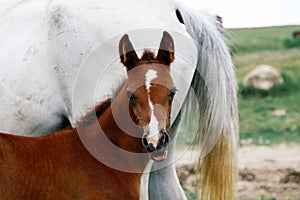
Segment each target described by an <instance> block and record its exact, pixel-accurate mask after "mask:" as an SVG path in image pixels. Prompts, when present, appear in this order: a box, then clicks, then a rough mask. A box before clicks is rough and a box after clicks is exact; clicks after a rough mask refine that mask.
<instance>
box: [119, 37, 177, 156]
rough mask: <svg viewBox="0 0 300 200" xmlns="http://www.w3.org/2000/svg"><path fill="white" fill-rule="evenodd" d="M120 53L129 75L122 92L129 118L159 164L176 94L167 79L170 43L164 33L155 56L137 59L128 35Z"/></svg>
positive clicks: (170, 57)
mask: <svg viewBox="0 0 300 200" xmlns="http://www.w3.org/2000/svg"><path fill="white" fill-rule="evenodd" d="M119 53H120V58H121V62H122V63H123V64H124V65H125V66H126V69H127V74H128V80H127V82H126V84H125V88H126V94H127V97H128V99H129V112H130V115H131V118H132V120H133V121H134V122H135V123H136V124H137V125H138V126H140V127H141V128H142V129H143V136H142V144H143V145H144V147H145V148H146V150H147V151H148V152H149V153H150V155H151V158H152V159H153V160H155V161H162V160H164V159H166V157H167V150H166V149H167V145H168V143H169V140H170V137H169V134H170V114H171V106H172V101H173V97H174V95H175V92H176V88H175V86H174V83H173V80H172V78H171V75H170V64H171V63H172V62H173V60H174V42H173V39H172V37H171V36H170V34H169V33H167V32H164V34H163V37H162V39H161V43H160V48H159V51H158V53H157V55H156V56H155V55H154V53H152V52H150V51H145V52H144V53H143V55H142V56H141V58H138V56H137V54H136V52H135V50H134V48H133V46H132V44H131V42H130V40H129V38H128V35H124V36H123V37H122V39H121V40H120V43H119Z"/></svg>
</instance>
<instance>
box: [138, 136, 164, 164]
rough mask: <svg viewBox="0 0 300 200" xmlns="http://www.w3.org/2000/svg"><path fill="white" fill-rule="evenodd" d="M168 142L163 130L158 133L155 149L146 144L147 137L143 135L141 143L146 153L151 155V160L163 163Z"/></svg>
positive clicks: (151, 145)
mask: <svg viewBox="0 0 300 200" xmlns="http://www.w3.org/2000/svg"><path fill="white" fill-rule="evenodd" d="M169 141H170V136H169V134H168V133H167V132H166V131H163V130H161V131H160V132H159V138H158V141H157V145H156V147H154V145H153V143H151V142H150V143H149V142H148V139H147V135H144V136H143V138H142V143H143V145H144V147H145V148H146V150H147V151H148V153H149V154H150V155H151V159H153V160H154V161H158V162H159V161H163V160H165V159H166V158H167V147H168V144H169Z"/></svg>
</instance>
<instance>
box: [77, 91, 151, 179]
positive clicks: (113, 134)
mask: <svg viewBox="0 0 300 200" xmlns="http://www.w3.org/2000/svg"><path fill="white" fill-rule="evenodd" d="M129 110H130V107H129V104H128V97H127V95H126V90H125V88H122V89H121V91H120V92H119V94H118V95H117V97H116V98H115V100H113V102H112V104H111V106H110V107H108V108H107V109H106V110H105V111H104V112H103V113H102V114H101V115H100V116H99V117H98V121H95V123H93V124H91V125H90V126H89V127H85V128H83V130H84V131H85V133H86V134H87V135H89V136H88V137H90V138H89V139H88V140H90V141H92V140H94V141H100V143H101V144H97V145H100V146H101V148H102V149H103V148H104V149H105V151H106V152H107V153H108V154H109V155H107V156H111V159H115V162H122V164H124V165H127V168H128V166H132V168H133V169H134V171H135V172H136V173H142V172H143V170H144V169H145V167H146V165H147V163H148V161H149V155H148V154H147V152H146V150H145V148H144V146H143V145H142V139H141V137H142V134H143V130H142V128H141V127H139V126H137V125H136V124H135V122H134V121H135V120H136V119H131V116H130V114H129ZM99 125H100V127H99ZM100 128H101V129H100ZM95 130H96V131H95ZM88 137H87V138H88ZM101 137H102V138H101ZM104 137H107V138H108V139H109V140H110V141H107V140H106V141H107V142H103V141H104V139H103V138H104ZM92 138H94V139H92ZM92 142H93V141H92ZM108 143H113V146H114V147H113V148H112V146H110V145H111V144H108ZM99 151H103V150H100V149H99V150H98V152H99ZM124 152H126V153H124Z"/></svg>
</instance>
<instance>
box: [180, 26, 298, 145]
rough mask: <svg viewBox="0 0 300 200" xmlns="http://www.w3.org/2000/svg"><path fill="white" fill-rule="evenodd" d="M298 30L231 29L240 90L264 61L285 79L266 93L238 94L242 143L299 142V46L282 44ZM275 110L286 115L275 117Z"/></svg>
mask: <svg viewBox="0 0 300 200" xmlns="http://www.w3.org/2000/svg"><path fill="white" fill-rule="evenodd" d="M296 30H300V26H284V27H266V28H249V29H232V30H228V33H229V34H227V38H228V44H229V45H230V47H231V51H232V52H233V56H232V59H233V62H234V64H235V66H236V75H237V80H238V83H239V89H240V91H241V90H243V89H244V88H243V86H242V84H241V83H242V80H243V77H244V76H245V74H247V73H248V72H250V71H251V70H252V69H254V68H255V67H256V66H258V65H261V64H267V65H271V66H274V67H275V68H277V69H278V70H279V71H280V73H281V74H282V75H283V77H284V79H285V84H284V85H283V86H281V87H276V88H274V89H272V91H271V92H269V93H266V94H265V93H264V94H263V95H260V92H259V91H258V92H257V91H254V92H253V95H251V94H250V95H247V96H245V95H242V94H241V93H240V94H239V118H240V139H241V143H242V144H243V143H252V144H263V145H272V144H278V143H290V142H295V143H300V123H299V122H300V47H298V48H293V49H287V48H285V47H284V45H283V43H284V40H285V39H287V38H291V35H292V32H293V31H296ZM276 110H283V111H285V113H286V114H285V115H283V116H276V115H275V114H274V112H275V111H276ZM188 121H189V120H187V122H188ZM183 130H186V128H184V129H183ZM185 132H186V131H185ZM186 138H187V136H186V135H185V134H184V133H183V134H179V143H180V142H181V143H184V142H186V141H187V139H186ZM189 141H190V139H189ZM186 143H188V142H186Z"/></svg>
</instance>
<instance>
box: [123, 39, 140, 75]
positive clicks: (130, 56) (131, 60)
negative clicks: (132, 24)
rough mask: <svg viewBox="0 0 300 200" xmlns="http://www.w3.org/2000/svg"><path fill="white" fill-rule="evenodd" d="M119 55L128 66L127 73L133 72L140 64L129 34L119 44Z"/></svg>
mask: <svg viewBox="0 0 300 200" xmlns="http://www.w3.org/2000/svg"><path fill="white" fill-rule="evenodd" d="M119 54H120V59H121V62H122V63H123V64H124V65H125V66H126V68H127V71H129V70H131V69H132V68H133V67H134V66H136V64H137V63H138V62H139V58H138V56H137V54H136V52H135V50H134V48H133V45H132V44H131V42H130V40H129V38H128V35H127V34H125V35H124V36H123V37H122V38H121V40H120V42H119Z"/></svg>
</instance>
